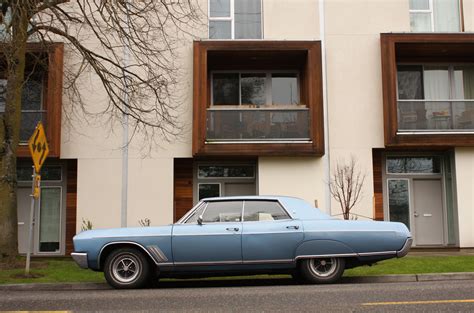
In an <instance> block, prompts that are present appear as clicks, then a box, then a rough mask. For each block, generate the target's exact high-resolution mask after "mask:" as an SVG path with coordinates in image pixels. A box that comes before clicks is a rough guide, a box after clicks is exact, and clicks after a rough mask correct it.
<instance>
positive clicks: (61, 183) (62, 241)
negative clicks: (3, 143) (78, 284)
mask: <svg viewBox="0 0 474 313" xmlns="http://www.w3.org/2000/svg"><path fill="white" fill-rule="evenodd" d="M32 165H33V163H32V162H31V160H30V159H18V160H17V167H18V166H28V167H30V166H32ZM48 166H58V167H60V168H61V180H41V188H43V187H44V188H60V189H61V193H60V194H61V199H60V205H61V207H60V208H61V209H60V217H59V220H60V227H59V251H57V252H41V251H40V249H39V228H40V227H39V225H40V209H41V196H40V197H39V198H38V201H36V203H35V214H34V221H35V223H34V227H33V251H32V255H37V256H49V255H51V256H61V255H65V254H66V200H67V199H66V197H67V164H66V162H65V161H62V160H58V159H56V160H54V159H53V160H46V162H45V164H44V165H43V167H48ZM17 183H18V187H21V188H29V189H30V190H31V185H32V182H31V181H18V182H17ZM40 195H41V192H40ZM17 209H18V208H17ZM29 210H30V207H29V206H28V219H29V214H30V213H29V212H30V211H29Z"/></svg>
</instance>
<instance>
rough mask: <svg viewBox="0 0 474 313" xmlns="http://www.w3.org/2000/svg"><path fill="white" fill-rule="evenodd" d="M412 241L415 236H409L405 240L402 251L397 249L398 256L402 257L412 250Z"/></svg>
mask: <svg viewBox="0 0 474 313" xmlns="http://www.w3.org/2000/svg"><path fill="white" fill-rule="evenodd" d="M412 243H413V238H407V240H406V241H405V244H404V245H403V247H402V249H401V250H400V251H397V258H402V257H404V256H405V255H407V254H408V251H410V248H411V244H412Z"/></svg>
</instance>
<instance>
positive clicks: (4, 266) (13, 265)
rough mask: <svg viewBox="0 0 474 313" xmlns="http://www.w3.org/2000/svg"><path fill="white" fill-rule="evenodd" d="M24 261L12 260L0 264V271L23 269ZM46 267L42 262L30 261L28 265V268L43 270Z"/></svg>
mask: <svg viewBox="0 0 474 313" xmlns="http://www.w3.org/2000/svg"><path fill="white" fill-rule="evenodd" d="M25 265H26V261H25V260H14V261H8V262H0V270H16V269H20V268H25ZM47 267H48V262H47V261H42V260H32V261H31V263H30V268H35V269H43V268H47Z"/></svg>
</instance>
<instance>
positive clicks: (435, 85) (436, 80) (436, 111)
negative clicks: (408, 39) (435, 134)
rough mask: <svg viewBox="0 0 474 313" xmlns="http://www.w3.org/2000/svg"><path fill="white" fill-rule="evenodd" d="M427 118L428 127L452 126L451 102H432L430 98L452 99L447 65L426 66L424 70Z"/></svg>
mask: <svg viewBox="0 0 474 313" xmlns="http://www.w3.org/2000/svg"><path fill="white" fill-rule="evenodd" d="M423 74H424V75H423V78H424V89H425V99H426V100H428V101H427V102H425V109H426V118H427V122H428V129H447V128H450V124H449V123H450V122H449V121H450V116H451V106H450V102H449V101H446V102H439V101H436V102H434V101H433V102H430V101H429V100H447V99H450V89H451V84H450V80H449V70H448V67H447V66H425V67H424V72H423Z"/></svg>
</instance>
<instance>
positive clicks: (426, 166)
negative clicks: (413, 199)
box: [387, 156, 441, 174]
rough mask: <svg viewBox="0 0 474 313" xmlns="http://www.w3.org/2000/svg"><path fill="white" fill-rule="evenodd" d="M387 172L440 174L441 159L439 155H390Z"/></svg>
mask: <svg viewBox="0 0 474 313" xmlns="http://www.w3.org/2000/svg"><path fill="white" fill-rule="evenodd" d="M387 172H388V173H391V174H397V173H412V174H439V173H441V160H440V157H438V156H428V157H388V158H387Z"/></svg>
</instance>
